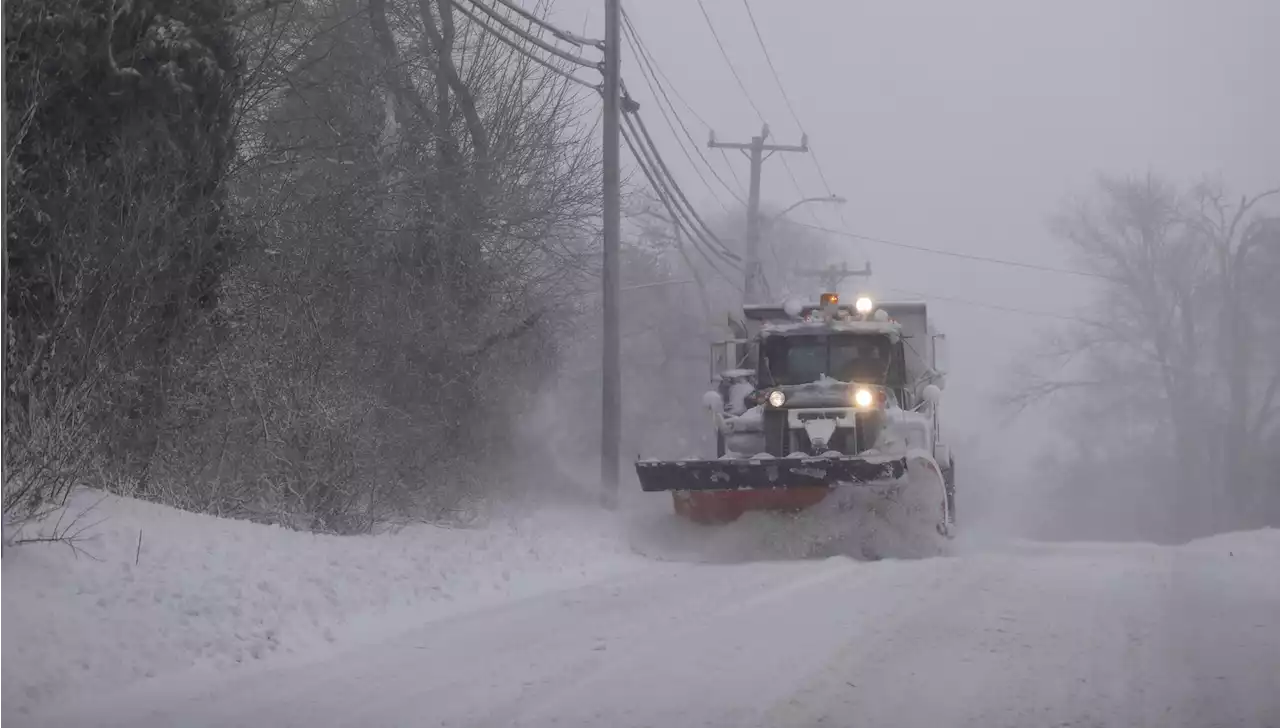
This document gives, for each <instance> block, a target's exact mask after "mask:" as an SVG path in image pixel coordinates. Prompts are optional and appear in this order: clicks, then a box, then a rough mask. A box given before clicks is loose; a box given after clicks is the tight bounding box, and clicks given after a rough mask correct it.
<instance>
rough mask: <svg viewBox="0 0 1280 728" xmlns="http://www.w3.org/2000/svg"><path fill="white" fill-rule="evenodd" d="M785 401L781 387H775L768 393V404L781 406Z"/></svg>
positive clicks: (785, 397) (785, 396)
mask: <svg viewBox="0 0 1280 728" xmlns="http://www.w3.org/2000/svg"><path fill="white" fill-rule="evenodd" d="M786 403H787V395H785V394H783V393H782V390H781V389H775V390H773V391H772V392H770V393H769V406H770V407H781V406H782V405H784V404H786Z"/></svg>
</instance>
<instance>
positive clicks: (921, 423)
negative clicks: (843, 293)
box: [636, 293, 955, 535]
mask: <svg viewBox="0 0 1280 728" xmlns="http://www.w3.org/2000/svg"><path fill="white" fill-rule="evenodd" d="M743 313H744V319H743V320H741V321H734V322H731V325H732V327H733V329H734V334H735V336H734V338H732V339H729V340H727V341H721V342H717V343H714V344H712V356H711V360H712V381H713V382H714V383H715V384H716V385H717V387H716V389H714V390H711V391H709V392H707V393H706V394H705V395H704V397H703V404H704V406H705V407H707V408H708V409H710V410H711V415H712V420H713V422H714V425H715V428H716V458H715V459H705V460H697V459H693V460H689V459H686V460H667V461H660V460H638V461H637V462H636V474H637V475H638V477H639V480H640V485H641V487H642V489H643V490H644V491H646V492H670V493H671V494H672V498H673V501H674V504H675V510H676V513H677V514H679V515H680V516H682V517H685V518H687V519H689V520H692V521H695V522H699V523H705V524H710V523H726V522H730V521H733V520H736V519H737V518H739V517H740V516H741V515H742V514H743V513H744V512H746V511H755V510H782V511H799V510H803V509H805V508H808V507H811V506H814V505H816V504H817V503H819V502H821V501H822V500H824V499H825V498H826V497H827V496H828V495H829V494H830V493H831V492H832V491H833V490H834V489H836V488H842V487H871V488H881V489H888V490H890V491H891V490H892V489H893V488H894V487H896V486H898V485H899V484H902V483H905V482H906V481H907V480H908V479H910V480H913V481H917V480H921V479H922V480H923V482H926V483H931V484H936V486H935V485H927V486H926V487H928V488H929V489H930V492H934V493H936V494H937V497H938V500H937V501H933V502H936V503H938V509H939V510H938V526H937V529H938V532H939V533H941V534H943V535H948V533H949V530H950V528H951V527H952V526H953V524H954V522H955V460H954V458H953V457H952V455H951V452H950V449H949V448H948V447H947V445H946V444H945V443H944V442H943V441H942V437H941V430H940V428H939V421H938V405H939V400H940V398H941V392H942V388H943V387H944V386H945V376H944V372H943V371H942V370H941V367H940V366H939V363H938V354H939V351H940V350H941V349H942V345H943V343H944V342H943V335H942V334H941V333H939V332H938V331H937V330H935V328H934V327H933V326H932V325H931V324H930V322H929V319H928V312H927V308H926V304H924V303H923V302H902V303H887V302H885V303H877V302H874V301H873V300H872V299H871V298H869V297H865V296H863V297H859V298H857V299H856V300H855V302H854V304H853V305H848V304H845V303H841V302H840V300H839V297H838V295H837V294H835V293H823V294H822V295H821V296H820V298H819V301H818V303H816V304H803V303H799V302H796V301H790V302H788V303H786V304H784V305H746V306H744V308H743ZM935 487H936V490H934V488H935Z"/></svg>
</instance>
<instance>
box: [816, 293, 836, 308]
mask: <svg viewBox="0 0 1280 728" xmlns="http://www.w3.org/2000/svg"><path fill="white" fill-rule="evenodd" d="M818 301H819V303H821V304H822V305H823V306H834V305H836V304H837V303H840V296H838V295H836V294H834V293H824V294H822V296H820V297H819V298H818Z"/></svg>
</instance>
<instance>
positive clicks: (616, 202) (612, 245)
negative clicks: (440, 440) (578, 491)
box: [600, 0, 622, 508]
mask: <svg viewBox="0 0 1280 728" xmlns="http://www.w3.org/2000/svg"><path fill="white" fill-rule="evenodd" d="M620 1H621V0H604V68H603V71H604V117H603V122H604V124H603V127H604V170H603V172H604V174H603V177H604V204H603V207H604V210H603V212H604V306H603V308H604V354H603V357H602V359H603V362H602V364H603V367H602V369H603V383H602V391H601V394H602V397H601V403H602V407H601V409H602V411H601V421H600V484H601V487H602V488H603V490H604V492H603V493H602V496H603V501H604V506H605V507H606V508H614V507H616V506H617V503H618V467H619V451H620V449H621V439H622V372H621V359H622V351H621V349H622V338H621V335H620V332H619V326H620V324H619V309H618V287H619V284H620V279H619V274H618V266H619V247H620V243H621V238H622V202H621V172H620V167H621V149H620V147H619V139H618V122H619V120H620V115H621V96H620V93H619V90H620V86H621V83H620V78H621V74H620V72H619V70H620V69H619V68H618V66H619V63H620V62H621V60H622V53H621V50H622V49H621V40H622V39H621V32H620V31H621V25H620V14H621V9H620Z"/></svg>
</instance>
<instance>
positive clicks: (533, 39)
mask: <svg viewBox="0 0 1280 728" xmlns="http://www.w3.org/2000/svg"><path fill="white" fill-rule="evenodd" d="M449 2H450V4H452V5H453V6H454V7H455V8H458V9H459V10H461V9H462V7H461V5H462V2H461V0H449ZM469 2H470V3H471V4H472V5H474V6H476V7H477V8H480V9H481V10H482V11H484V13H485V14H486V15H488V16H489V17H491V18H493V19H494V20H496V21H498V23H499V24H500V25H502V26H504V27H506V29H507V30H510V31H511V32H512V33H515V34H516V35H518V36H520V37H521V38H524V39H525V40H527V41H529V42H530V43H532V44H534V45H536V46H538V47H539V48H541V49H542V50H544V51H546V52H548V53H550V54H551V55H553V56H556V57H557V58H560V59H563V60H566V61H568V62H570V63H575V64H577V65H579V66H585V67H587V68H596V69H598V68H600V64H599V63H596V62H595V61H589V60H587V59H585V58H583V57H581V56H576V55H574V54H572V53H569V52H568V51H564V50H561V49H559V48H556V47H555V46H553V45H551V44H550V43H548V42H546V41H544V40H542V39H541V38H539V37H537V36H534V35H529V34H528V33H526V32H525V31H524V29H522V28H521V27H520V26H518V25H516V24H515V23H513V22H511V21H510V20H509V19H507V18H506V17H504V16H503V15H502V13H499V12H498V11H496V10H494V9H493V8H491V7H489V6H488V5H485V4H484V3H482V2H480V0H469ZM464 12H465V11H464ZM469 17H472V18H474V16H470V15H469Z"/></svg>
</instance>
